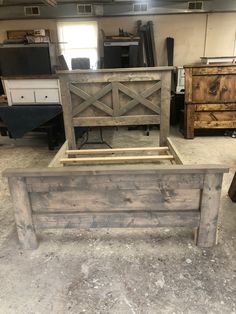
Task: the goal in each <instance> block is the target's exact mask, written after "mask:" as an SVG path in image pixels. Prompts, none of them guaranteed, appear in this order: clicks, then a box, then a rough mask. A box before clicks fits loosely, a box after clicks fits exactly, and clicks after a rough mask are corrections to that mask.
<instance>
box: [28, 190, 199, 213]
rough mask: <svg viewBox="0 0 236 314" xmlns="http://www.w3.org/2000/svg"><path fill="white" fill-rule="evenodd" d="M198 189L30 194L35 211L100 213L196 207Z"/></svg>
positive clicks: (197, 204) (189, 208)
mask: <svg viewBox="0 0 236 314" xmlns="http://www.w3.org/2000/svg"><path fill="white" fill-rule="evenodd" d="M200 195H201V193H200V189H186V190H183V189H181V190H173V189H163V190H158V189H152V190H149V189H145V187H144V189H142V190H137V189H126V190H115V189H113V190H111V189H110V190H109V193H108V192H107V191H106V190H104V189H103V188H102V187H101V186H100V187H99V186H98V187H97V189H94V188H93V187H91V188H89V189H88V190H86V189H84V188H82V189H81V190H79V189H77V188H74V189H71V190H68V191H57V192H55V191H51V192H42V193H30V202H31V206H32V210H33V211H36V212H42V211H43V212H48V211H50V212H61V211H66V212H68V211H71V212H75V211H78V212H86V211H89V212H92V211H93V212H101V211H117V210H129V211H137V210H148V211H155V210H172V211H173V210H199V206H200Z"/></svg>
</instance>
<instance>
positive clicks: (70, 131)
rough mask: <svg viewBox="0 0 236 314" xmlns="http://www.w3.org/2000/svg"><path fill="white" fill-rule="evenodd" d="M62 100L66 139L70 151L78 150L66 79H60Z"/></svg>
mask: <svg viewBox="0 0 236 314" xmlns="http://www.w3.org/2000/svg"><path fill="white" fill-rule="evenodd" d="M60 86H61V99H62V108H63V118H64V126H65V133H66V139H67V141H68V148H69V149H76V148H77V147H76V139H75V128H74V124H73V114H72V102H71V93H70V86H69V82H68V81H67V80H66V78H64V77H62V76H61V77H60Z"/></svg>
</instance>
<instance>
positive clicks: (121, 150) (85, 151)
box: [65, 146, 169, 156]
mask: <svg viewBox="0 0 236 314" xmlns="http://www.w3.org/2000/svg"><path fill="white" fill-rule="evenodd" d="M168 149H169V148H168V147H167V146H163V147H150V146H149V147H127V148H108V149H80V150H66V151H65V153H66V154H67V155H69V156H70V155H88V154H114V153H126V152H127V153H128V152H145V151H147V152H153V151H166V150H168Z"/></svg>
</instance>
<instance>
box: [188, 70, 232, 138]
mask: <svg viewBox="0 0 236 314" xmlns="http://www.w3.org/2000/svg"><path fill="white" fill-rule="evenodd" d="M185 102H186V103H185V127H184V134H185V137H186V138H193V137H194V129H224V128H232V129H234V128H236V65H235V64H218V65H214V66H213V65H192V66H187V67H186V71H185Z"/></svg>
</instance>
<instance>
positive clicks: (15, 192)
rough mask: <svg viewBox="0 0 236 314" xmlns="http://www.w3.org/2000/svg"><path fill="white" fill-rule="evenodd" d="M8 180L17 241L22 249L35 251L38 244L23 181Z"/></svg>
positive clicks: (16, 179) (12, 178)
mask: <svg viewBox="0 0 236 314" xmlns="http://www.w3.org/2000/svg"><path fill="white" fill-rule="evenodd" d="M8 180H9V187H10V192H11V196H12V200H13V205H14V211H15V221H16V227H17V232H18V237H19V241H20V243H21V245H22V247H23V248H24V249H30V250H33V249H36V248H37V247H38V242H37V238H36V234H35V230H34V225H33V221H32V210H31V204H30V199H29V194H28V191H27V187H26V183H25V179H24V178H17V177H11V178H9V179H8Z"/></svg>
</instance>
